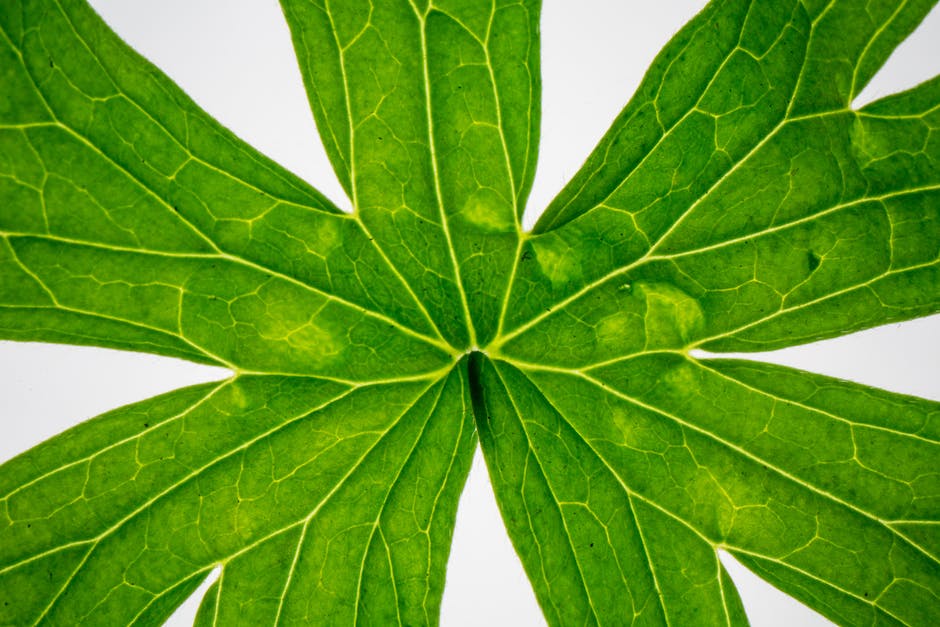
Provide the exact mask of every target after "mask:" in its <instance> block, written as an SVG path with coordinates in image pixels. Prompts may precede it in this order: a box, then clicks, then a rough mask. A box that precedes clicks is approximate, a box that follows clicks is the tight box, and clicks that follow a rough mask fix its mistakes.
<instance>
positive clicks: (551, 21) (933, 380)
mask: <svg viewBox="0 0 940 627" xmlns="http://www.w3.org/2000/svg"><path fill="white" fill-rule="evenodd" d="M93 4H94V5H95V6H96V8H98V10H99V11H100V12H101V13H102V14H103V15H104V16H105V18H106V19H107V20H108V21H109V23H110V24H111V25H112V27H113V28H115V29H116V30H117V32H118V33H119V34H121V36H122V37H124V38H125V39H126V40H127V41H129V42H130V43H131V44H132V45H133V46H135V47H136V48H137V49H138V50H140V51H141V52H142V53H143V54H144V55H146V56H147V57H148V58H150V59H151V60H152V61H153V62H154V63H156V64H157V65H158V66H160V67H161V68H162V69H163V70H164V71H165V72H167V73H168V74H169V75H170V76H171V77H172V78H173V79H174V80H176V81H177V82H178V83H179V84H180V85H181V86H182V87H183V88H184V89H185V90H186V91H187V92H188V93H189V94H190V95H191V96H192V97H193V98H194V99H195V100H196V101H197V102H198V103H200V105H202V106H203V107H204V108H205V109H207V110H208V111H209V113H211V114H212V115H214V116H215V117H216V118H218V119H219V120H220V121H221V122H222V123H223V124H225V125H227V126H228V127H230V128H231V129H233V130H234V131H235V132H236V133H238V134H239V135H240V136H241V137H243V138H244V139H246V140H247V141H248V142H250V143H251V144H253V145H254V146H256V147H257V148H259V149H260V150H261V151H262V152H264V153H266V154H268V155H269V156H271V157H272V158H274V159H275V160H277V161H279V162H280V163H281V164H283V165H284V166H286V167H287V168H289V169H290V170H292V171H293V172H295V173H296V174H298V175H299V176H301V177H303V178H305V179H306V180H308V181H310V182H311V183H313V184H314V185H315V186H316V187H317V188H318V189H320V190H321V191H322V192H323V193H325V194H326V195H327V196H329V197H330V198H331V199H332V200H333V201H334V202H336V203H337V204H338V205H339V206H340V207H343V208H346V209H348V208H349V202H348V201H347V200H346V199H345V198H344V197H343V193H342V190H341V189H340V187H339V184H338V183H337V181H336V179H335V177H334V176H333V174H332V171H331V170H330V167H329V165H328V163H327V161H326V157H325V155H324V153H323V151H322V148H321V147H320V145H319V141H318V140H317V138H316V137H317V136H316V131H315V129H314V125H313V119H312V116H311V115H310V113H309V110H308V109H307V104H306V99H305V96H304V93H303V87H302V85H301V79H300V75H299V73H298V70H297V68H296V64H295V61H294V59H293V53H292V51H291V46H290V40H289V35H288V32H287V28H286V25H285V24H284V22H283V18H282V16H281V14H280V10H279V9H278V7H277V5H276V3H275V2H273V1H271V0H263V1H262V0H240V1H238V2H234V1H227V2H221V1H219V0H215V1H211V0H200V1H198V2H195V1H192V0H173V1H166V0H160V1H156V0H133V1H131V0H95V1H94V2H93ZM653 4H656V5H657V6H656V7H653V6H652V5H653ZM704 4H705V3H704V2H703V1H700V0H698V1H696V0H681V1H680V0H668V1H665V0H664V1H662V2H658V3H652V2H642V1H639V0H637V1H624V0H621V1H620V2H617V1H615V0H606V1H602V0H590V1H581V2H565V1H563V0H545V6H544V8H543V21H542V51H543V60H542V71H543V106H542V140H541V154H540V162H539V169H538V173H537V176H536V181H535V186H534V188H533V191H532V196H531V201H530V212H531V213H530V214H529V215H527V221H526V224H528V225H531V224H532V223H533V217H534V214H537V212H538V211H539V210H541V209H542V208H544V207H545V206H546V205H547V203H548V202H549V201H550V199H551V198H552V197H553V196H554V194H555V193H557V191H558V190H559V189H560V188H561V186H562V185H563V184H564V182H565V181H567V180H568V179H569V178H570V177H571V176H572V175H573V174H574V173H575V172H576V170H577V168H578V166H579V165H580V163H581V162H582V161H583V159H584V158H585V157H586V156H587V154H588V152H589V151H590V149H591V148H592V147H593V145H594V144H595V143H596V142H597V140H598V139H599V138H600V136H601V135H602V134H603V132H604V131H605V130H606V128H607V126H608V125H609V124H610V121H611V120H612V119H613V117H614V116H615V115H616V113H617V112H618V111H619V109H620V108H621V107H622V106H623V104H624V103H625V102H626V99H627V98H628V97H629V95H630V94H631V93H632V91H633V90H634V89H635V87H636V85H637V84H638V83H639V80H640V78H641V77H642V74H643V71H644V70H645V68H646V67H647V66H648V64H649V63H650V61H651V60H652V58H653V55H655V53H656V52H657V51H658V50H659V49H660V48H661V47H662V45H663V44H665V43H666V41H667V40H668V39H669V37H670V36H671V35H672V34H673V33H675V31H676V30H678V29H679V28H680V27H681V25H682V24H683V23H685V21H687V20H688V19H689V18H690V17H691V16H692V15H693V14H694V13H695V12H696V11H697V10H698V9H700V8H701V7H702V6H703V5H704ZM938 42H940V11H938V10H936V9H935V10H934V12H933V13H932V14H931V15H930V16H929V17H928V20H927V21H926V22H925V24H924V25H923V26H922V27H921V28H920V29H919V30H918V31H917V32H916V33H915V34H914V36H912V37H911V38H910V39H909V40H908V42H906V43H905V44H904V45H903V46H902V48H900V49H899V50H898V52H896V53H895V55H894V56H893V57H892V58H891V60H890V61H889V63H888V65H887V66H886V68H885V69H883V70H882V72H881V73H879V75H878V76H876V78H875V80H874V81H873V82H872V84H871V85H869V87H868V88H867V89H866V91H865V92H864V93H863V94H862V96H861V97H860V101H859V103H857V104H860V103H861V101H869V100H872V99H876V98H878V97H880V96H883V95H886V94H889V93H892V92H894V91H897V90H899V89H904V88H907V87H910V86H912V85H914V84H916V83H918V82H920V81H922V80H924V79H926V78H929V77H931V76H933V75H934V74H936V73H938V72H940V44H938ZM751 357H754V355H751ZM757 357H758V358H762V359H766V360H770V361H775V362H777V363H784V364H787V365H791V366H796V367H800V368H804V369H807V370H813V371H816V372H822V373H825V374H830V375H833V376H838V377H843V378H846V379H851V380H855V381H859V382H863V383H867V384H870V385H876V386H879V387H882V388H886V389H890V390H894V391H898V392H904V393H908V394H916V395H919V396H924V397H929V398H933V399H937V400H940V384H938V381H940V316H934V317H932V318H928V319H922V320H918V321H913V322H908V323H904V324H895V325H889V326H886V327H881V328H878V329H873V330H871V331H866V332H864V333H858V334H855V335H853V336H851V337H848V338H841V339H837V340H830V341H827V342H821V343H818V344H815V345H813V346H811V347H797V348H793V349H787V350H784V351H777V352H775V353H771V354H766V355H758V356H757ZM226 376H228V372H227V371H225V370H221V369H216V368H207V367H203V366H195V365H193V364H189V363H186V362H182V361H178V360H173V359H168V358H160V357H153V356H149V355H138V354H134V353H125V352H120V351H112V350H105V349H95V348H83V347H64V346H53V345H41V344H18V343H12V342H0V434H2V438H0V460H4V459H8V458H9V457H12V456H13V455H15V454H17V453H19V452H21V451H23V450H25V449H27V448H29V447H30V446H32V445H34V444H37V443H39V442H40V441H42V440H44V439H46V438H47V437H50V436H52V435H55V434H56V433H58V432H59V431H61V430H63V429H65V428H67V427H69V426H71V425H74V424H76V423H78V422H80V421H81V420H84V419H87V418H90V417H92V416H95V415H97V414H99V413H101V412H104V411H107V410H109V409H112V408H114V407H118V406H120V405H122V404H126V403H130V402H134V401H138V400H142V399H144V398H147V397H149V396H153V395H154V394H158V393H161V392H165V391H169V390H172V389H175V388H177V387H180V386H182V385H188V384H193V383H197V382H202V381H209V380H216V379H220V378H224V377H226ZM725 562H726V564H727V565H728V568H729V569H730V571H731V574H732V577H733V578H734V580H735V582H736V583H737V584H738V586H739V589H740V592H741V596H742V598H743V599H744V604H745V607H746V608H747V612H748V615H749V617H750V618H751V621H752V623H753V624H754V625H761V626H771V625H777V626H783V625H825V624H828V623H827V622H826V621H825V620H824V619H822V618H821V617H819V616H818V615H816V614H814V613H813V612H812V611H810V610H809V609H807V608H805V607H804V606H802V605H800V604H799V603H796V602H794V601H792V600H790V599H789V598H787V597H785V595H782V594H781V593H779V592H777V591H776V590H774V589H772V588H770V587H769V586H767V585H766V584H764V583H763V582H761V581H760V580H758V579H756V578H755V577H754V576H753V575H751V574H750V573H749V572H747V571H746V570H745V569H743V568H742V567H740V566H739V565H737V564H736V563H734V562H733V560H730V559H728V560H725ZM199 596H201V592H197V594H196V595H194V597H193V598H192V599H190V601H189V602H188V603H187V604H186V605H184V606H183V608H181V609H180V611H179V612H177V614H176V615H175V616H174V617H173V619H172V623H173V624H176V625H184V624H190V623H191V621H192V616H193V615H194V614H195V610H196V607H197V606H198V599H199ZM441 622H442V624H443V625H444V626H445V627H448V626H456V625H461V626H462V625H479V624H488V625H491V626H494V627H495V626H501V625H512V626H525V625H544V624H545V623H544V620H543V619H542V617H541V612H540V611H539V609H538V606H537V604H536V602H535V598H534V595H533V594H532V591H531V589H530V587H529V585H528V582H527V580H526V578H525V575H524V573H523V571H522V568H521V566H520V565H519V563H518V560H517V559H516V557H515V554H514V552H513V549H512V546H511V545H510V544H509V541H508V539H507V537H506V535H505V531H504V529H503V527H502V522H501V520H500V518H499V513H498V511H497V509H496V505H495V501H494V499H493V496H492V492H491V490H490V487H489V482H488V479H487V477H486V469H485V467H484V465H483V464H482V459H481V458H480V456H479V455H477V458H476V460H475V463H474V467H473V470H472V471H471V474H470V479H469V482H468V484H467V489H466V490H465V492H464V494H463V497H462V499H461V504H460V513H459V516H458V522H457V528H456V531H455V540H454V545H453V549H452V553H451V558H450V566H449V570H448V579H447V588H446V591H445V594H444V602H443V609H442V617H441Z"/></svg>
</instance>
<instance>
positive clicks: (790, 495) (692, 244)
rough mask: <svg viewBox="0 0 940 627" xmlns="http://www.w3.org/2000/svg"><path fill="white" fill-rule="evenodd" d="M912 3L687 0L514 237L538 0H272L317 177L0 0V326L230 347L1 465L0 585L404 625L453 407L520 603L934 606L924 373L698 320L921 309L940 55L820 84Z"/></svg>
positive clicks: (447, 448)
mask: <svg viewBox="0 0 940 627" xmlns="http://www.w3.org/2000/svg"><path fill="white" fill-rule="evenodd" d="M930 6H931V3H929V2H927V3H923V2H913V1H912V2H902V3H896V2H884V3H874V4H869V5H867V6H865V7H860V6H858V5H857V4H856V3H849V2H840V1H836V2H831V3H829V4H826V5H822V4H818V3H812V2H808V1H807V2H796V1H793V2H761V1H757V2H735V1H722V2H713V3H712V4H711V5H709V7H708V8H707V9H706V10H705V11H704V12H703V13H702V14H700V15H699V16H698V17H696V18H695V19H694V20H693V21H692V22H691V23H690V24H689V25H688V26H687V27H686V28H685V29H684V30H683V31H681V32H680V33H679V34H678V35H677V36H676V37H675V39H674V40H673V41H672V42H671V43H670V44H669V45H668V46H667V47H666V48H665V49H664V50H663V52H661V53H660V55H659V57H658V58H657V60H656V61H655V62H654V64H653V66H652V68H651V70H650V72H649V74H648V75H647V78H646V79H645V81H644V83H643V84H642V85H641V87H640V89H639V91H638V92H637V95H636V96H635V97H634V98H633V99H632V100H631V102H630V103H629V104H628V105H627V106H626V108H625V109H624V111H623V113H622V114H621V115H620V116H619V117H618V118H617V120H615V121H614V124H613V126H612V127H611V130H610V131H609V132H608V134H607V136H606V137H605V138H604V139H603V140H602V141H601V143H600V145H599V147H598V148H597V150H596V151H595V153H594V154H593V155H592V156H591V157H590V158H589V159H588V161H587V162H586V164H585V165H584V167H583V168H582V170H581V171H580V172H579V173H578V174H577V175H576V176H575V177H574V178H573V179H572V181H571V183H570V184H569V185H568V187H566V189H565V190H564V191H563V192H562V193H561V194H560V195H559V196H558V198H557V199H556V201H555V202H554V203H552V205H551V206H550V207H549V209H548V211H547V212H546V213H545V215H544V216H543V218H542V220H541V221H540V222H539V224H538V225H537V226H536V227H535V230H534V231H533V232H532V233H527V232H525V231H524V230H523V229H522V228H521V226H520V220H521V214H522V210H523V208H524V206H525V200H526V197H527V194H528V190H529V187H530V185H531V181H532V176H533V173H534V164H535V156H536V154H537V136H538V119H539V113H538V110H539V106H538V101H539V76H538V72H539V67H538V65H539V64H538V50H539V48H538V19H539V17H538V14H539V6H538V3H536V2H533V3H506V4H505V5H504V4H502V3H494V4H493V5H491V6H483V5H481V4H479V3H472V2H453V3H447V2H441V3H430V4H425V3H413V2H393V1H390V0H389V1H385V2H373V3H368V4H366V3H363V5H362V6H359V4H358V3H317V2H313V3H299V2H298V3H294V2H290V1H286V0H285V2H284V3H283V8H284V13H285V16H286V18H287V22H288V25H289V27H290V30H291V34H292V38H293V43H294V46H295V49H296V52H297V56H298V60H299V63H300V70H301V74H302V76H303V78H304V82H305V85H306V87H307V92H308V99H309V101H310V104H311V108H312V111H313V114H314V117H315V118H316V120H317V124H318V128H319V131H320V135H321V138H322V140H323V143H324V146H325V147H326V149H327V153H328V155H329V156H330V159H331V161H332V163H333V166H334V169H335V171H336V174H337V177H338V179H339V180H340V182H341V184H342V185H343V187H344V188H345V190H346V191H347V193H348V194H349V195H350V199H351V203H352V206H353V210H354V211H353V213H352V214H344V213H342V212H340V211H339V210H337V209H336V208H335V207H334V206H333V204H332V203H330V202H329V201H328V200H326V199H325V198H324V197H323V196H322V195H321V194H319V193H318V192H317V191H315V190H314V189H312V188H311V187H309V185H307V184H306V183H304V182H302V181H300V180H299V179H297V178H296V177H294V176H293V175H291V174H289V173H288V172H286V171H285V170H283V169H281V168H280V167H279V166H277V165H276V164H274V163H272V162H270V161H269V160H268V159H266V158H264V157H263V156H261V155H260V154H258V153H257V152H256V151H255V150H254V149H252V148H251V147H249V146H248V145H247V144H245V143H243V142H241V141H240V140H238V139H237V138H236V137H234V136H233V135H232V134H231V133H230V132H228V131H227V130H225V129H224V128H222V127H221V126H220V125H219V124H218V123H216V122H214V121H213V120H212V119H211V118H210V117H209V116H208V115H206V114H205V113H203V112H202V111H201V110H200V109H199V108H198V107H197V106H196V105H195V104H193V103H192V102H191V101H190V100H189V99H188V98H187V97H186V96H185V95H184V94H183V93H182V92H181V91H180V90H179V89H178V88H176V87H175V86H174V85H173V84H172V83H171V82H170V81H169V80H168V79H167V78H166V77H164V76H163V75H162V74H161V73H160V72H159V71H158V70H157V69H155V68H154V67H153V66H151V65H150V64H148V63H147V62H145V61H143V60H142V59H141V58H140V57H138V56H137V55H136V54H135V53H134V52H132V51H131V50H130V49H129V48H127V47H126V46H125V45H124V44H122V43H121V42H120V41H119V40H118V39H117V38H116V37H115V36H114V35H113V33H111V32H110V31H109V30H108V29H107V27H106V26H104V24H103V23H102V22H101V21H100V20H99V19H98V18H97V16H95V15H94V13H93V12H91V11H90V10H89V9H88V8H87V7H85V6H83V5H81V4H80V3H77V2H76V3H71V2H63V3H56V4H48V3H38V2H37V3H31V2H14V3H10V4H8V5H7V6H6V7H5V8H3V9H2V10H0V26H2V35H3V38H2V40H0V44H2V50H0V62H2V65H0V68H2V72H3V74H2V76H3V77H4V83H5V84H6V85H10V86H11V88H10V89H6V90H4V92H3V94H2V95H0V141H2V142H3V152H2V153H0V154H2V161H0V236H2V239H3V241H2V242H0V244H2V249H0V253H2V254H0V273H2V274H3V279H4V280H3V283H2V285H0V334H2V337H4V338H9V339H17V340H44V341H57V342H69V343H82V344H90V345H95V346H110V347H117V348H122V349H129V350H138V351H147V352H154V353H158V354H163V355H170V356H177V357H183V358H187V359H191V360H194V361H199V362H202V363H208V364H214V365H221V366H224V367H227V368H229V369H230V370H231V371H232V373H233V374H232V377H231V378H230V379H228V380H225V381H222V382H218V383H214V384H207V385H204V386H200V387H196V388H186V389H182V390H179V391H177V392H173V393H170V394H168V395H164V396H161V397H157V398H154V399H151V400H149V401H144V402H142V403H138V404H134V405H130V406H127V407H125V408H122V409H119V410H116V411H114V412H111V413H108V414H105V415H103V416H101V417H99V418H96V419H94V420H92V421H89V422H87V423H84V424H83V425H80V426H79V427H76V428H75V429H72V430H70V431H68V432H66V433H64V434H62V435H61V436H58V437H56V438H53V439H51V440H49V441H47V442H46V443H44V444H42V445H40V446H38V447H36V448H34V449H32V450H31V451H28V452H27V453H24V454H23V455H21V456H19V457H17V458H15V459H13V460H11V461H10V462H8V463H7V464H5V465H4V466H3V471H2V473H0V490H2V491H3V494H4V495H5V496H4V497H3V506H2V509H0V515H2V516H0V523H2V525H3V526H2V528H0V549H2V558H0V578H2V579H3V582H2V584H0V590H3V591H4V592H3V594H4V603H3V605H2V609H0V612H2V614H0V616H2V621H3V622H9V623H12V624H32V623H38V622H51V623H56V624H74V623H79V622H81V623H88V624H124V623H132V622H138V623H141V624H151V623H158V622H160V621H162V620H163V619H165V617H167V616H168V615H169V614H170V613H171V612H172V610H173V609H174V608H175V607H176V606H177V605H178V604H179V603H180V602H181V601H182V600H183V599H185V598H186V597H187V596H188V595H189V594H190V593H191V592H192V591H193V590H195V589H196V587H197V586H198V585H199V583H200V582H201V581H202V580H203V579H204V578H205V577H206V576H207V575H208V573H209V572H210V571H212V570H213V569H215V568H216V567H217V566H221V569H220V574H219V575H218V579H217V580H216V581H215V583H213V584H212V586H211V587H210V588H209V592H208V593H207V594H206V595H205V597H204V599H203V601H202V607H201V608H200V611H199V615H198V617H197V623H198V624H239V623H244V624H268V623H271V624H277V623H282V624H300V623H311V624H347V623H358V622H363V623H369V624H389V623H396V622H397V623H401V624H424V623H436V622H437V620H438V609H439V604H440V596H441V590H442V588H443V580H444V565H445V564H446V559H447V554H448V549H449V542H450V536H451V533H452V528H453V520H454V513H455V510H456V503H457V498H458V496H459V493H460V491H461V489H462V485H463V481H464V478H465V476H466V473H467V471H468V468H469V464H470V457H471V454H472V452H473V450H474V448H475V443H476V438H477V433H479V437H480V442H481V444H482V448H483V452H484V455H485V457H486V460H487V464H488V467H489V470H490V474H491V478H492V481H493V485H494V488H495V490H496V494H497V498H498V500H499V503H500V507H501V509H502V513H503V516H504V520H505V522H506V526H507V530H508V531H509V534H510V537H511V538H512V540H513V542H514V544H515V546H516V549H517V551H518V553H519V556H520V558H521V560H522V563H523V565H524V567H525V568H526V570H527V573H528V574H529V577H530V579H531V581H532V584H533V588H534V590H535V592H536V595H537V597H538V600H539V602H540V604H541V605H542V608H543V611H544V613H545V617H546V619H547V620H548V621H549V622H550V623H552V624H583V623H605V624H624V623H632V622H638V623H647V624H650V623H652V624H713V623H723V624H732V623H734V624H740V623H744V622H746V617H745V615H744V611H743V609H742V607H741V603H740V601H739V599H738V595H737V592H736V590H735V587H734V584H733V583H732V582H731V580H730V578H729V577H728V575H727V573H726V571H725V570H724V567H723V566H722V564H721V562H720V561H719V559H718V553H717V550H719V549H721V550H724V551H726V552H728V553H730V554H731V555H733V556H735V557H736V558H737V559H738V560H739V561H741V562H742V563H744V564H745V565H747V566H748V567H749V568H751V569H752V570H754V571H755V572H757V573H758V574H759V575H761V576H762V577H764V578H766V579H767V580H768V581H771V582H772V583H774V584H775V585H777V586H779V587H780V588H781V589H783V590H785V591H786V592H788V593H790V594H792V595H794V596H795V597H797V598H799V599H800V600H802V601H804V602H806V603H807V604H809V605H810V606H812V607H814V608H815V609H817V610H818V611H820V612H821V613H823V614H824V615H826V616H828V617H829V618H831V619H833V620H835V621H837V622H840V623H845V624H865V623H895V622H899V623H904V624H914V625H920V624H923V625H930V624H933V623H935V622H936V620H937V612H936V609H935V608H936V607H938V606H940V603H938V599H937V596H938V594H940V581H938V578H940V569H938V563H937V562H938V545H940V542H938V540H937V537H936V528H937V527H936V525H937V520H938V509H937V503H936V494H937V478H938V475H937V471H936V460H937V459H938V446H937V438H938V434H937V425H936V420H937V417H938V416H940V408H938V405H937V404H936V403H933V402H930V401H925V400H921V399H916V398H911V397H904V396H899V395H896V394H890V393H887V392H882V391H878V390H874V389H871V388H866V387H864V386H860V385H856V384H851V383H847V382H844V381H839V380H835V379H831V378H827V377H822V376H819V375H814V374H809V373H806V372H801V371H796V370H792V369H787V368H783V367H780V366H772V365H768V364H763V363H759V362H754V361H745V360H734V359H719V358H716V357H715V354H716V353H721V352H730V351H758V350H768V349H774V348H779V347H785V346H792V345H794V344H799V343H805V342H810V341H813V340H817V339H821V338H826V337H833V336H837V335H843V334H846V333H849V332H851V331H854V330H858V329H862V328H867V327H871V326H874V325H878V324H884V323H886V322H892V321H900V320H906V319H909V318H913V317H916V316H920V315H925V314H929V313H934V312H937V311H938V310H940V288H938V286H940V279H938V276H937V272H938V251H940V219H938V218H940V216H938V207H940V202H938V200H940V180H938V179H940V170H938V167H937V161H938V156H940V155H938V145H937V127H938V125H940V118H937V111H938V101H940V92H938V85H940V83H938V82H937V80H936V79H934V80H932V81H928V82H927V83H924V84H923V85H921V86H919V87H916V88H914V89H912V90H911V91H909V92H906V93H904V94H899V95H896V96H889V97H887V98H884V99H882V100H880V101H877V102H875V103H872V104H870V105H867V106H865V107H864V108H862V109H861V110H859V111H855V110H853V109H852V108H851V107H850V103H851V102H852V100H853V99H854V98H855V97H856V96H857V95H858V93H859V92H860V91H861V89H862V88H863V87H864V85H865V84H866V83H867V81H868V80H869V79H870V78H871V76H872V75H873V74H874V72H875V71H876V70H877V69H878V68H879V67H880V65H881V64H882V63H883V62H884V60H885V59H886V58H887V56H888V54H890V52H891V50H892V49H893V48H894V47H895V46H896V45H897V44H898V43H899V42H900V41H901V40H903V39H904V37H905V36H906V35H907V34H908V33H909V32H910V31H911V30H912V29H913V28H914V27H915V26H916V25H917V23H918V22H919V21H920V19H921V18H922V17H923V15H924V14H925V13H926V12H927V11H928V10H929V9H930ZM696 349H704V351H708V352H707V353H706V352H702V351H700V350H696ZM693 355H695V356H693ZM24 591H28V592H27V593H25V594H24Z"/></svg>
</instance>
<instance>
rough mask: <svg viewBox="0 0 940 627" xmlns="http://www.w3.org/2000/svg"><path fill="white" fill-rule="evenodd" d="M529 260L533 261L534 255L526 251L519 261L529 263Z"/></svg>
mask: <svg viewBox="0 0 940 627" xmlns="http://www.w3.org/2000/svg"><path fill="white" fill-rule="evenodd" d="M529 259H532V253H531V252H529V251H528V250H525V251H523V252H522V256H521V257H520V258H519V261H528V260H529Z"/></svg>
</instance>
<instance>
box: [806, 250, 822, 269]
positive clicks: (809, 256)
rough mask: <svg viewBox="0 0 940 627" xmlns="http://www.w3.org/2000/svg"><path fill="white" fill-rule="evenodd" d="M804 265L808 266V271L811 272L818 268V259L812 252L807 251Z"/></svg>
mask: <svg viewBox="0 0 940 627" xmlns="http://www.w3.org/2000/svg"><path fill="white" fill-rule="evenodd" d="M806 263H807V265H808V266H809V271H810V272H813V271H814V270H816V268H818V267H819V257H818V256H817V255H816V253H814V252H813V251H809V252H808V253H806Z"/></svg>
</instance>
